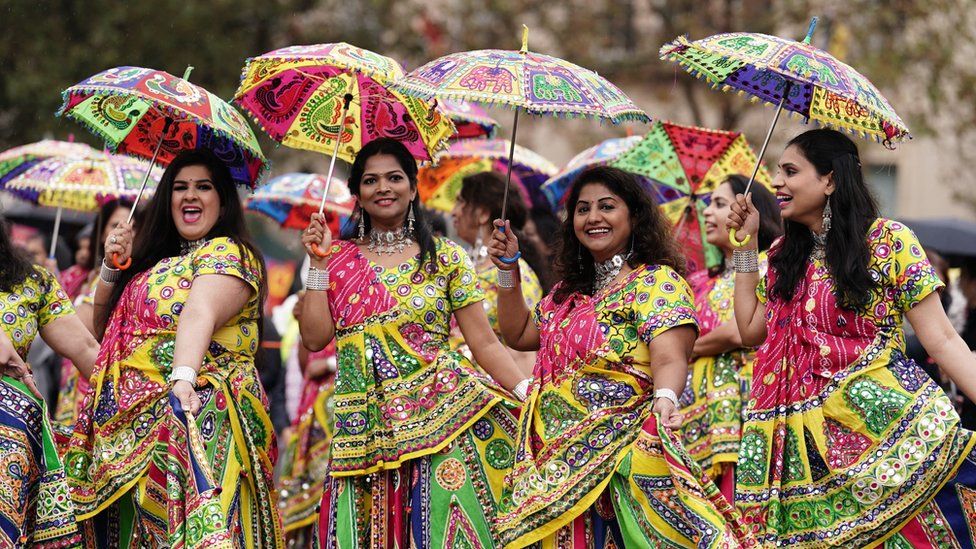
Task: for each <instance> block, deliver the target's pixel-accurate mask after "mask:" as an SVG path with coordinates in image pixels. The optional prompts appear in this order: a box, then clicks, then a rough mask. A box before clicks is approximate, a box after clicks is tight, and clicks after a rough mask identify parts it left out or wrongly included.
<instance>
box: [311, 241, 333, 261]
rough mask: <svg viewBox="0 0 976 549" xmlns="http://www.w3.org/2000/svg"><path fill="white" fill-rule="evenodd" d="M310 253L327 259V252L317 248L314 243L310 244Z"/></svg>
mask: <svg viewBox="0 0 976 549" xmlns="http://www.w3.org/2000/svg"><path fill="white" fill-rule="evenodd" d="M312 253H314V254H315V255H317V256H318V257H321V258H323V259H324V258H326V257H329V252H327V251H325V250H323V249H322V248H319V245H318V244H316V243H314V242H313V243H312Z"/></svg>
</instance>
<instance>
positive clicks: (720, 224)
mask: <svg viewBox="0 0 976 549" xmlns="http://www.w3.org/2000/svg"><path fill="white" fill-rule="evenodd" d="M748 183H749V179H748V178H746V177H743V176H741V175H733V176H730V177H729V178H728V179H726V180H725V181H724V182H723V183H722V184H720V185H719V186H718V187H716V188H715V190H714V191H713V192H712V199H711V202H710V203H709V204H708V207H706V208H705V210H704V211H703V212H702V213H703V214H704V216H705V240H706V242H708V243H709V244H711V245H712V246H716V247H717V248H718V249H719V250H721V252H722V262H721V263H720V264H719V265H718V267H717V268H716V269H714V270H712V271H709V270H702V271H698V272H696V273H694V274H692V275H691V276H689V277H688V283H689V284H690V285H691V288H692V291H694V293H695V309H696V312H697V315H696V316H697V317H698V325H699V329H700V330H701V333H700V335H699V337H698V339H697V340H695V346H694V348H693V349H692V352H691V356H692V361H691V368H690V369H689V372H688V383H687V384H686V385H685V390H684V392H683V393H681V397H680V398H679V399H678V403H679V406H681V414H682V415H683V416H684V420H685V423H684V425H683V426H682V429H681V440H682V442H683V443H684V447H685V449H686V450H688V453H689V454H691V457H693V458H695V461H697V462H698V464H699V465H701V466H702V469H703V470H704V471H705V472H707V473H708V474H709V476H710V477H712V479H714V480H715V481H716V484H718V485H719V487H720V489H721V490H722V493H724V494H725V496H726V497H727V498H728V499H729V501H730V502H731V501H733V497H732V492H733V488H734V486H735V472H734V470H735V462H736V460H737V459H738V457H739V438H741V436H742V430H741V428H742V417H743V415H742V413H743V410H744V408H745V405H746V402H747V401H748V400H749V382H750V380H751V379H752V360H753V354H752V351H751V350H749V349H745V348H743V347H742V342H741V340H740V339H739V330H738V328H736V325H735V321H734V319H733V315H732V292H733V288H734V286H733V283H734V271H733V270H732V243H731V242H730V241H729V231H728V228H726V226H725V220H726V219H728V217H729V208H730V206H731V205H732V203H733V202H735V195H736V194H739V193H742V192H745V190H746V185H747V184H748ZM753 201H754V202H755V203H756V208H757V209H759V211H760V212H761V214H762V215H761V218H762V219H763V223H762V224H761V226H760V228H759V250H760V251H764V250H767V249H769V245H770V244H772V242H773V240H774V239H775V238H776V237H778V236H779V235H780V234H782V232H783V229H782V222H781V221H780V218H779V205H777V203H776V199H775V198H773V194H772V193H771V192H769V191H768V190H766V188H765V187H762V186H761V185H760V186H756V190H755V192H753ZM760 266H761V267H765V261H764V258H761V261H760Z"/></svg>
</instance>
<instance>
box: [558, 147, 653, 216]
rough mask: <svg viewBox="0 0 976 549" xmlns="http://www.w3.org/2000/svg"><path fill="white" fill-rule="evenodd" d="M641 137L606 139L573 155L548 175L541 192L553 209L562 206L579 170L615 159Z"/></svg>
mask: <svg viewBox="0 0 976 549" xmlns="http://www.w3.org/2000/svg"><path fill="white" fill-rule="evenodd" d="M641 139H643V137H642V136H640V135H632V136H630V137H615V138H612V139H607V140H605V141H603V142H601V143H598V144H596V145H593V146H592V147H590V148H589V149H586V150H585V151H583V152H581V153H579V154H577V155H576V156H574V157H573V158H572V159H570V161H569V163H567V164H566V166H565V167H564V168H563V169H561V170H559V171H558V172H556V175H554V176H552V177H550V178H549V179H548V180H546V182H545V183H544V184H543V185H542V193H543V194H544V195H545V196H546V200H547V201H548V202H549V206H550V207H552V209H553V210H557V209H559V208H560V207H562V206H563V203H564V202H565V200H566V194H567V193H568V192H569V187H570V185H572V184H573V181H575V180H576V176H578V175H579V174H580V172H582V171H583V170H585V169H586V168H590V167H593V166H602V165H604V164H607V163H608V162H610V161H612V160H615V159H617V158H618V157H619V156H620V155H621V154H623V153H624V152H625V151H628V150H630V149H631V148H632V147H633V146H634V145H636V144H637V143H639V142H640V140H641Z"/></svg>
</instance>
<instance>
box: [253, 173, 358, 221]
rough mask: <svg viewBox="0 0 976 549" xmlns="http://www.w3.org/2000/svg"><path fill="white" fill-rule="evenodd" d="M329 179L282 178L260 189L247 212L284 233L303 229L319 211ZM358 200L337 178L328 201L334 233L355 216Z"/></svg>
mask: <svg viewBox="0 0 976 549" xmlns="http://www.w3.org/2000/svg"><path fill="white" fill-rule="evenodd" d="M325 187H326V177H325V176H323V175H319V174H317V173H288V174H285V175H279V176H278V177H275V178H274V179H272V180H271V181H269V182H267V183H266V184H264V185H261V186H260V187H258V189H257V190H255V191H254V194H252V195H251V196H250V197H248V199H247V201H246V207H247V209H249V210H251V211H254V212H258V213H261V214H264V215H266V216H268V217H269V218H271V219H272V220H274V221H275V222H277V223H278V225H279V226H281V227H282V228H285V229H304V228H305V227H307V226H308V224H309V221H310V220H311V216H312V214H313V213H315V212H316V211H318V208H319V204H320V203H321V202H322V193H324V192H325ZM355 203H356V199H355V198H354V197H353V196H352V194H350V192H349V187H347V186H346V183H345V181H342V180H341V179H338V178H334V179H333V181H332V185H331V186H330V187H329V196H328V197H327V198H326V201H325V214H326V216H325V219H326V223H328V225H329V228H330V229H332V231H333V232H337V231H338V230H339V225H340V223H341V221H342V219H344V218H347V217H349V216H350V215H352V210H353V207H354V206H355Z"/></svg>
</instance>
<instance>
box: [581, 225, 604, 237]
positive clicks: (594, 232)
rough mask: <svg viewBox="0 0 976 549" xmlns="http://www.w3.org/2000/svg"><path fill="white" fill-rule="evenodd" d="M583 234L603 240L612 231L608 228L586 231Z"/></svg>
mask: <svg viewBox="0 0 976 549" xmlns="http://www.w3.org/2000/svg"><path fill="white" fill-rule="evenodd" d="M583 232H584V233H585V234H586V236H588V237H590V238H603V237H605V236H608V235H609V234H610V229H608V228H606V227H597V228H594V229H586V230H585V231H583Z"/></svg>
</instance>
